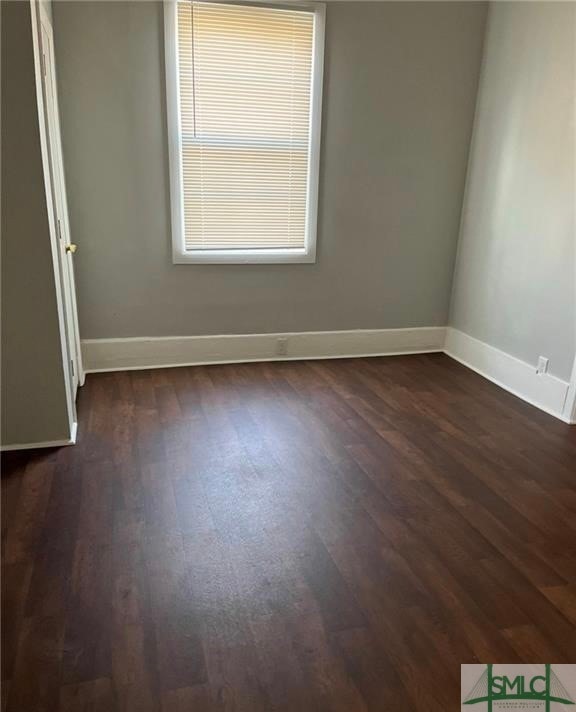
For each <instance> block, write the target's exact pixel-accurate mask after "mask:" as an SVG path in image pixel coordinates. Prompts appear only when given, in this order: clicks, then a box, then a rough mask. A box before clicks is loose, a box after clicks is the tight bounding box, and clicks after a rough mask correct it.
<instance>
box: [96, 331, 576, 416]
mask: <svg viewBox="0 0 576 712" xmlns="http://www.w3.org/2000/svg"><path fill="white" fill-rule="evenodd" d="M282 346H284V347H285V351H284V352H282V351H281V350H280V349H281V348H282ZM441 351H444V352H445V353H446V354H448V356H451V357H452V358H454V359H456V360H457V361H459V362H460V363H462V364H464V365H465V366H468V368H471V369H472V370H473V371H476V372H477V373H479V374H480V375H482V376H484V377H485V378H488V379H489V380H490V381H493V382H494V383H496V384H497V385H499V386H501V387H502V388H504V389H506V390H507V391H510V392H511V393H513V394H514V395H516V396H518V397H519V398H522V399H523V400H525V401H527V402H528V403H531V404H532V405H535V406H536V407H538V408H541V409H542V410H544V411H546V412H547V413H550V415H554V416H556V417H557V418H560V419H561V420H564V421H566V422H571V418H572V415H571V412H570V413H568V410H570V411H571V409H572V406H570V408H568V406H567V404H568V402H569V400H570V398H569V386H570V384H569V383H567V382H566V381H563V380H561V379H560V378H557V377H555V376H552V375H551V374H548V373H546V374H542V375H538V374H537V373H536V367H535V366H533V365H531V364H529V363H526V362H525V361H521V360H520V359H517V358H515V357H514V356H511V355H510V354H507V353H505V352H504V351H500V350H499V349H497V348H494V347H493V346H490V345H489V344H486V343H484V342H482V341H479V340H478V339H475V338H473V337H471V336H468V335H467V334H464V333H463V332H461V331H458V330H457V329H453V328H451V327H436V326H434V327H420V328H414V329H358V330H353V331H309V332H297V333H281V334H237V335H223V336H168V337H141V338H129V339H87V340H84V341H82V358H83V361H84V368H85V370H86V372H87V373H98V372H105V371H130V370H138V369H149V368H170V367H175V366H197V365H203V364H219V363H245V362H249V361H293V360H307V359H330V358H358V357H364V356H392V355H399V354H418V353H434V352H441Z"/></svg>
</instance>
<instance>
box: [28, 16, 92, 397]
mask: <svg viewBox="0 0 576 712" xmlns="http://www.w3.org/2000/svg"><path fill="white" fill-rule="evenodd" d="M39 20H40V32H39V40H40V48H39V49H40V53H41V64H42V93H43V96H44V114H45V116H44V120H45V128H46V143H47V152H48V161H49V165H50V182H51V188H52V190H51V193H52V195H51V200H52V207H53V214H54V224H55V230H56V236H57V243H58V255H59V262H60V270H59V272H60V275H59V279H60V282H61V284H60V289H61V292H62V295H63V306H64V325H65V330H66V343H67V346H68V348H67V351H68V357H69V358H68V361H69V363H68V368H69V370H70V383H71V384H72V391H73V393H72V397H73V399H75V398H76V392H77V389H78V385H82V383H83V381H84V371H83V368H82V354H81V351H80V332H79V329H78V316H77V307H76V290H75V284H74V252H75V251H76V245H75V244H73V243H72V242H71V240H70V226H69V223H68V205H67V202H66V185H65V181H64V166H63V162H62V146H61V142H60V118H59V115H58V98H57V97H58V94H57V90H56V71H55V67H54V42H53V34H52V26H51V24H50V21H49V19H48V17H47V16H46V14H45V12H43V11H42V10H40V12H39Z"/></svg>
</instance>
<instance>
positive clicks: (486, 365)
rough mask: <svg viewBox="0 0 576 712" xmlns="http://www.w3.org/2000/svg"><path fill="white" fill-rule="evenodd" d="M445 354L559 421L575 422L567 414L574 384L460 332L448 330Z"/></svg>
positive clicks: (449, 328)
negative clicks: (540, 372) (570, 391)
mask: <svg viewBox="0 0 576 712" xmlns="http://www.w3.org/2000/svg"><path fill="white" fill-rule="evenodd" d="M444 352H445V353H446V354H448V356H450V357H451V358H453V359H455V360H456V361H459V362H460V363H462V364H464V366H467V367H468V368H471V369H472V370H473V371H476V373H479V374H480V375H481V376H484V377H485V378H487V379H488V380H490V381H492V382H493V383H495V384H496V385H498V386H500V387H501V388H504V389H506V390H507V391H510V393H513V394H514V395H515V396H518V397H519V398H522V400H525V401H527V402H528V403H530V404H532V405H535V406H536V407H537V408H540V409H541V410H544V411H546V412H547V413H549V414H550V415H554V416H555V417H556V418H560V419H561V420H564V421H565V422H571V421H570V418H569V417H567V414H566V411H565V403H566V399H567V395H568V389H569V386H570V384H569V383H568V382H567V381H563V380H562V379H560V378H557V377H556V376H553V375H551V374H549V373H543V374H537V373H536V366H534V365H531V364H529V363H526V362H525V361H521V360H520V359H518V358H515V357H514V356H510V354H507V353H505V352H504V351H500V350H499V349H496V348H494V347H493V346H490V345H489V344H486V343H484V342H483V341H479V340H478V339H475V338H473V337H472V336H468V334H465V333H464V332H462V331H458V329H453V328H451V327H448V328H447V329H446V343H445V346H444Z"/></svg>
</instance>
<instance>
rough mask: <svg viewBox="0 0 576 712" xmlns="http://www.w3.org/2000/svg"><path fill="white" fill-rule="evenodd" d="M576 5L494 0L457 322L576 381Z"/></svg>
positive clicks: (473, 333)
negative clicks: (545, 360) (573, 374)
mask: <svg viewBox="0 0 576 712" xmlns="http://www.w3.org/2000/svg"><path fill="white" fill-rule="evenodd" d="M575 27H576V5H574V4H572V3H547V2H545V3H532V2H528V3H518V2H510V3H508V2H503V3H494V4H493V5H492V6H491V8H490V19H489V24H488V32H487V39H486V52H485V59H484V67H483V72H482V80H481V88H480V94H479V103H478V113H477V118H476V124H475V131H474V141H473V147H472V152H471V163H470V172H469V178H468V185H467V198H466V202H465V208H464V213H463V224H462V234H461V240H460V246H459V251H458V263H457V269H456V276H455V282H454V295H453V303H452V314H451V323H452V325H453V326H455V327H456V328H458V329H460V330H462V331H464V332H466V333H467V334H470V335H471V336H474V337H476V338H478V339H480V340H482V341H485V342H487V343H488V344H491V345H492V346H495V347H496V348H499V349H502V350H503V351H506V352H507V353H509V354H512V355H513V356H516V357H518V358H520V359H523V360H524V361H527V362H528V363H533V364H534V363H536V361H537V359H538V356H539V355H544V356H547V357H549V358H550V371H551V372H552V373H553V374H555V375H557V376H559V377H561V378H564V379H569V377H570V370H571V367H572V362H573V359H574V352H575V327H576V294H575V289H576V284H575V283H576V253H575V247H576V244H575V243H576V236H575V206H576V200H575V196H576V193H575V184H574V181H575V175H576V174H575V165H574V161H575V148H576V147H575V129H576V127H575V115H574V98H575V88H576V84H575V80H576V76H575V67H576V63H575V59H576V57H575V47H576V37H575Z"/></svg>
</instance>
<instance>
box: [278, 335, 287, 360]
mask: <svg viewBox="0 0 576 712" xmlns="http://www.w3.org/2000/svg"><path fill="white" fill-rule="evenodd" d="M287 354H288V338H287V337H286V336H281V337H280V338H279V339H276V356H286V355H287Z"/></svg>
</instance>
